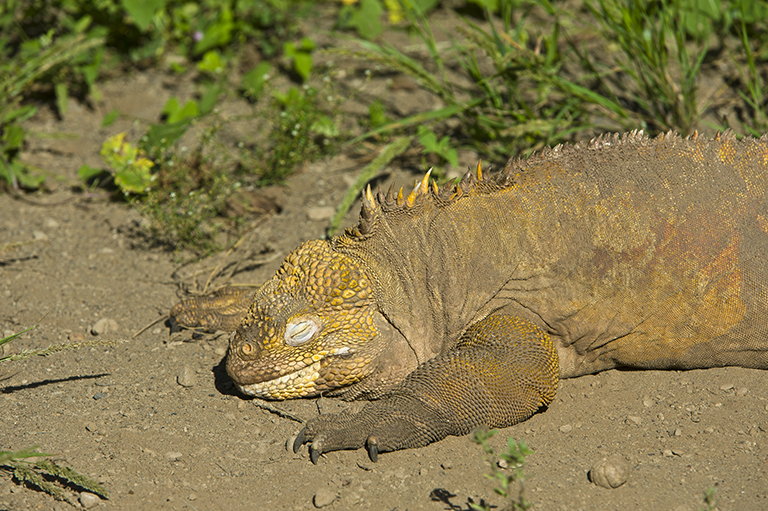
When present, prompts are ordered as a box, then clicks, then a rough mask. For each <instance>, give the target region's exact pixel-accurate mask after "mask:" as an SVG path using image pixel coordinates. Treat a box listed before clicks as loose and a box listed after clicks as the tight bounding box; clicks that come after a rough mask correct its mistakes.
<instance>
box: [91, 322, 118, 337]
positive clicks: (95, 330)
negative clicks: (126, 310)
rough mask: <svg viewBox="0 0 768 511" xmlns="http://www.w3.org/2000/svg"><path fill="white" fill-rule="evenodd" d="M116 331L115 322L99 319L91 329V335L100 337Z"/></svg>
mask: <svg viewBox="0 0 768 511" xmlns="http://www.w3.org/2000/svg"><path fill="white" fill-rule="evenodd" d="M116 331H117V321H115V320H114V319H109V318H101V319H100V320H98V321H97V322H96V323H95V324H94V325H93V326H92V327H91V334H93V335H102V334H107V333H109V332H116Z"/></svg>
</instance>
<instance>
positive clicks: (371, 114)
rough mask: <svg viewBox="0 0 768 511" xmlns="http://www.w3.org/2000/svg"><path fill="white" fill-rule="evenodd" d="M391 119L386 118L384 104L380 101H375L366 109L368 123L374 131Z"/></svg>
mask: <svg viewBox="0 0 768 511" xmlns="http://www.w3.org/2000/svg"><path fill="white" fill-rule="evenodd" d="M390 121H391V119H390V118H389V117H387V114H386V111H385V109H384V103H382V102H381V100H380V99H378V98H377V99H375V100H374V101H373V103H371V105H370V106H369V107H368V122H369V123H370V125H371V128H373V129H376V128H379V127H381V126H384V125H385V124H387V123H389V122H390Z"/></svg>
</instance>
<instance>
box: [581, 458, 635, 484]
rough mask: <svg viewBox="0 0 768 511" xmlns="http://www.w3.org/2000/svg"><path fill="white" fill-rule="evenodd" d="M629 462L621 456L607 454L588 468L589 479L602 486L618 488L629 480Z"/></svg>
mask: <svg viewBox="0 0 768 511" xmlns="http://www.w3.org/2000/svg"><path fill="white" fill-rule="evenodd" d="M629 472H630V469H629V463H627V460H625V459H624V458H623V457H622V456H619V455H616V454H614V455H613V456H608V457H605V458H603V459H601V460H600V461H598V462H597V463H595V464H594V465H592V468H591V469H590V470H589V474H588V475H589V480H590V481H592V482H593V483H595V484H596V485H597V486H600V487H602V488H608V489H609V490H610V489H613V488H618V487H619V486H621V485H622V484H624V483H626V482H627V480H629Z"/></svg>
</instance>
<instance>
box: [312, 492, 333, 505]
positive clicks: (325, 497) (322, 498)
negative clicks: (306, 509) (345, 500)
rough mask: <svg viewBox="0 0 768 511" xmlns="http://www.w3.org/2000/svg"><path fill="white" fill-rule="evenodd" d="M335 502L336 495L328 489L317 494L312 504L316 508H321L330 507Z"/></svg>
mask: <svg viewBox="0 0 768 511" xmlns="http://www.w3.org/2000/svg"><path fill="white" fill-rule="evenodd" d="M334 500H336V493H335V492H333V491H331V490H329V489H328V488H323V489H322V490H320V491H318V492H317V493H315V496H314V497H313V498H312V503H313V504H314V505H315V507H316V508H321V507H325V506H330V505H331V504H332V503H333V501H334Z"/></svg>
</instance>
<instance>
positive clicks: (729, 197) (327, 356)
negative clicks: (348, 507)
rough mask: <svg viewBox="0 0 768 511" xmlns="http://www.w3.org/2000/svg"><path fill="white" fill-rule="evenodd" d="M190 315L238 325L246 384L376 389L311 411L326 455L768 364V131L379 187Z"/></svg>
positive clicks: (542, 158) (417, 441)
mask: <svg viewBox="0 0 768 511" xmlns="http://www.w3.org/2000/svg"><path fill="white" fill-rule="evenodd" d="M227 306H231V309H229V310H227ZM248 306H250V308H249V309H248V310H247V313H245V310H246V309H247V307H248ZM172 316H173V317H175V319H176V321H177V322H178V323H180V324H182V325H202V326H203V327H206V328H208V329H213V330H215V329H221V328H224V329H234V330H235V332H234V334H233V336H232V338H231V341H230V345H229V352H228V355H227V361H226V366H227V371H228V373H229V375H230V376H231V377H232V379H233V380H234V382H235V383H236V385H237V387H238V388H239V389H240V390H241V391H242V392H243V393H245V394H248V395H251V396H258V397H262V398H267V399H292V398H298V397H305V396H317V395H319V394H326V395H340V396H342V397H343V398H345V399H357V398H364V399H369V400H371V402H369V403H368V404H366V405H365V407H364V408H363V409H362V411H360V412H357V413H350V412H348V411H345V412H342V413H340V414H327V415H320V416H319V417H317V418H315V419H314V420H311V421H309V422H308V423H307V424H306V427H305V428H304V429H303V430H302V431H301V433H300V434H299V435H298V437H297V439H296V442H295V444H294V450H298V448H299V447H300V446H301V445H302V444H304V443H307V442H310V443H311V445H310V449H309V450H310V457H311V459H312V461H313V462H316V461H317V458H318V456H319V455H320V454H322V453H324V452H328V451H334V450H339V449H355V448H360V447H367V449H368V452H369V455H370V457H371V458H372V459H373V460H374V461H375V460H376V459H377V456H378V453H379V452H384V451H391V450H395V449H403V448H410V447H418V446H423V445H426V444H428V443H430V442H434V441H437V440H440V439H442V438H444V437H445V436H447V435H463V434H466V433H468V432H469V431H471V430H472V429H473V428H475V427H477V426H480V425H485V426H488V427H492V428H501V427H506V426H510V425H513V424H516V423H518V422H521V421H524V420H526V419H527V418H528V417H530V416H531V415H532V414H534V413H536V412H537V411H538V410H539V409H541V408H542V407H546V406H547V404H548V403H550V402H551V401H552V399H553V398H554V396H555V390H556V387H557V384H558V378H570V377H574V376H579V375H584V374H589V373H597V372H599V371H604V370H607V369H611V368H634V369H694V368H706V367H719V366H728V365H735V366H742V367H751V368H762V369H768V136H763V137H762V138H760V139H759V140H758V139H753V138H746V139H743V140H737V139H736V137H735V136H734V135H733V134H732V133H728V132H726V133H723V134H720V135H718V136H716V137H715V138H714V139H709V138H705V137H702V136H692V137H690V138H682V137H680V136H679V135H676V134H674V133H668V134H666V135H660V136H658V137H656V138H653V139H651V138H648V137H646V136H645V135H643V134H642V132H633V133H630V134H626V135H623V136H619V135H612V136H602V137H599V138H597V139H594V140H592V141H591V142H589V143H587V144H576V145H573V146H571V145H564V146H557V147H555V148H552V149H549V150H545V151H543V152H542V153H541V154H539V155H536V156H533V157H530V158H528V159H513V160H510V162H509V163H508V164H507V165H506V166H505V167H504V169H503V170H501V171H500V172H498V173H497V174H495V175H493V176H486V175H485V174H483V172H482V170H481V168H480V166H479V165H478V168H477V171H476V173H467V175H465V176H464V178H463V179H462V180H461V182H460V183H459V184H455V185H454V184H448V185H446V186H444V187H441V188H438V187H437V185H436V184H435V183H434V182H430V181H429V178H428V175H427V176H425V178H424V179H423V180H422V181H420V182H418V183H417V185H416V187H415V188H414V189H413V191H412V192H411V193H410V194H404V193H403V191H402V189H401V190H400V192H399V193H397V194H395V193H393V191H392V189H390V191H389V193H387V194H382V193H380V192H379V193H378V194H377V196H374V195H373V194H372V193H371V190H370V188H369V189H368V190H367V191H366V192H365V193H364V194H363V200H362V209H361V213H360V220H359V223H358V225H357V226H356V227H354V228H351V229H347V231H346V232H345V233H344V234H343V235H341V236H337V237H333V238H331V239H328V240H314V241H308V242H306V243H304V244H302V245H301V246H299V247H298V248H297V249H296V250H294V251H293V252H291V253H290V254H289V255H288V257H287V258H286V259H285V261H284V262H283V264H282V267H281V268H280V269H279V270H278V271H277V274H276V275H275V276H274V277H272V279H271V280H269V281H267V282H266V283H265V284H264V285H263V286H262V287H261V288H260V289H259V290H258V291H257V292H256V293H255V296H252V293H249V292H247V291H242V290H234V289H228V290H226V291H225V292H224V293H222V294H219V295H218V296H215V297H212V298H201V299H194V300H191V301H186V302H182V303H181V304H179V305H177V306H176V307H175V308H174V310H173V311H172ZM235 326H236V329H235Z"/></svg>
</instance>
